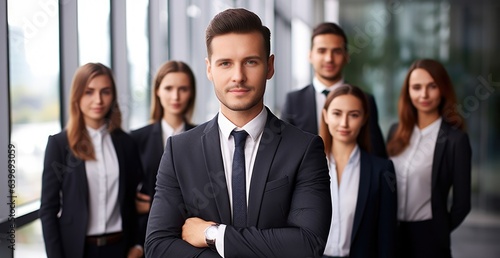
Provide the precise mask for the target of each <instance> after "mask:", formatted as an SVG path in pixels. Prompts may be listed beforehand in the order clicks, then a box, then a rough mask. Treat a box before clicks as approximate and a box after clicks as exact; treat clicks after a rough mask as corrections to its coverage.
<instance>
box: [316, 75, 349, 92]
mask: <svg viewBox="0 0 500 258" xmlns="http://www.w3.org/2000/svg"><path fill="white" fill-rule="evenodd" d="M342 84H344V78H343V77H342V78H341V79H340V80H339V81H338V82H336V83H334V84H333V85H330V86H327V85H324V84H323V83H322V82H320V81H319V79H318V77H316V76H314V79H313V86H314V90H316V92H319V93H322V92H323V91H324V90H329V91H332V90H334V89H335V88H338V87H339V86H340V85H342Z"/></svg>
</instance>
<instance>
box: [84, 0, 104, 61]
mask: <svg viewBox="0 0 500 258" xmlns="http://www.w3.org/2000/svg"><path fill="white" fill-rule="evenodd" d="M110 29H111V26H110V2H109V0H107V1H103V0H85V1H78V53H79V65H84V64H86V63H89V62H92V63H96V62H99V63H102V64H104V65H106V66H108V67H111V34H110Z"/></svg>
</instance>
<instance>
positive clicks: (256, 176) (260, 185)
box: [247, 109, 282, 226]
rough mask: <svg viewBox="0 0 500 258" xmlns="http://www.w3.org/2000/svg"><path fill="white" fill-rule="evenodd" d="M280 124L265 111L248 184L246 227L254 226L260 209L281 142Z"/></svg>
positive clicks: (268, 111)
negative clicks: (265, 115) (265, 114)
mask: <svg viewBox="0 0 500 258" xmlns="http://www.w3.org/2000/svg"><path fill="white" fill-rule="evenodd" d="M281 123H282V122H281V121H280V120H279V119H278V118H277V117H276V116H274V115H273V114H272V113H271V111H270V110H269V109H267V121H266V125H265V127H264V131H263V133H262V137H261V139H260V144H259V149H258V151H257V156H256V157H255V163H254V164H255V165H254V168H253V172H252V180H251V182H250V191H249V197H248V213H247V214H248V218H247V225H248V226H256V225H257V223H258V217H259V213H260V208H261V203H262V202H261V200H262V196H263V195H264V190H265V188H266V183H267V177H268V175H269V172H270V169H271V164H272V162H273V159H274V156H275V153H276V150H277V149H278V146H279V143H280V141H281V128H282V124H281Z"/></svg>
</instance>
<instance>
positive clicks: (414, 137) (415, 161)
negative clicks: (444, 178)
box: [391, 118, 442, 221]
mask: <svg viewBox="0 0 500 258" xmlns="http://www.w3.org/2000/svg"><path fill="white" fill-rule="evenodd" d="M441 122H442V118H439V119H437V120H436V121H434V122H432V124H430V125H428V126H427V127H425V128H423V129H419V128H418V127H417V126H415V128H413V132H412V134H411V138H410V144H409V145H408V147H406V149H405V150H404V151H403V152H402V153H401V154H399V155H398V156H395V157H391V160H392V161H393V163H394V168H395V169H396V179H397V188H398V220H400V221H424V220H429V219H432V207H431V194H432V163H433V159H434V150H435V148H436V141H437V137H438V133H439V128H440V127H441Z"/></svg>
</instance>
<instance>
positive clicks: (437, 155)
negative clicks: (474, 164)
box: [388, 119, 472, 249]
mask: <svg viewBox="0 0 500 258" xmlns="http://www.w3.org/2000/svg"><path fill="white" fill-rule="evenodd" d="M396 128H397V124H395V125H392V126H391V129H390V131H389V137H388V139H389V140H390V139H392V136H393V134H394V133H395V131H396ZM471 156H472V150H471V146H470V142H469V136H468V135H467V133H465V132H463V131H462V130H460V129H457V128H455V127H453V126H452V125H451V124H449V123H447V122H445V121H444V119H443V122H442V123H441V127H440V128H439V133H438V138H437V141H436V148H435V150H434V158H433V160H432V194H431V206H432V223H433V229H434V231H433V232H429V234H436V236H437V237H438V239H439V245H440V246H441V247H443V248H448V249H449V248H450V234H451V232H452V231H453V230H454V229H456V228H457V227H458V226H459V225H460V224H461V223H462V221H463V220H464V219H465V217H466V216H467V214H468V213H469V212H470V209H471ZM451 187H453V198H452V199H451V207H450V208H448V195H449V193H450V188H451Z"/></svg>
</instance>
